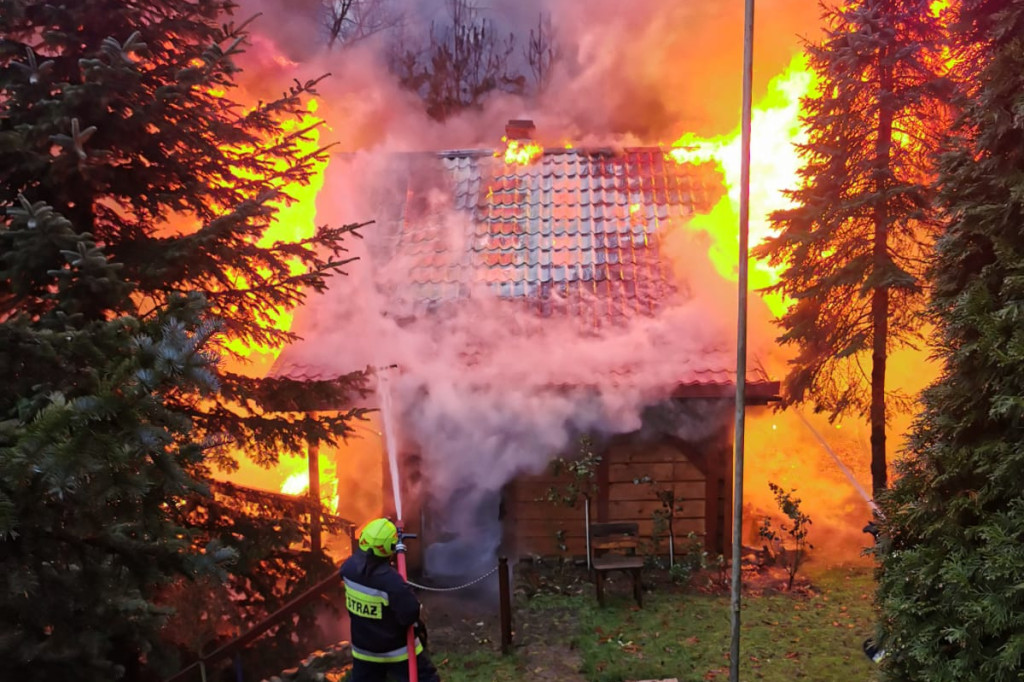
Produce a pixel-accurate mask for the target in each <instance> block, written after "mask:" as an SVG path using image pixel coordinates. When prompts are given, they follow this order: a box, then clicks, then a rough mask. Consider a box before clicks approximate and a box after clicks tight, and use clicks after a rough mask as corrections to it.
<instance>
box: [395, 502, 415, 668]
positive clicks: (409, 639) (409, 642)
mask: <svg viewBox="0 0 1024 682" xmlns="http://www.w3.org/2000/svg"><path fill="white" fill-rule="evenodd" d="M395 527H396V528H398V544H396V545H395V555H396V557H397V560H398V574H399V575H401V576H402V580H405V581H406V582H408V581H409V577H408V572H407V570H406V567H405V539H406V538H415V537H416V536H415V535H414V534H412V533H406V532H405V531H404V530H402V528H403V526H402V520H401V519H399V520H398V521H397V522H396V523H395ZM406 646H407V647H408V649H409V682H418V680H419V672H418V669H417V667H416V626H415V624H414V625H410V626H409V632H408V633H407V634H406Z"/></svg>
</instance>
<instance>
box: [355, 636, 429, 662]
mask: <svg viewBox="0 0 1024 682" xmlns="http://www.w3.org/2000/svg"><path fill="white" fill-rule="evenodd" d="M351 648H352V658H358V659H359V660H360V661H370V662H371V663H397V662H399V661H407V660H409V646H408V645H406V646H403V647H402V648H400V649H392V650H391V651H383V652H374V651H367V650H365V649H360V648H359V647H357V646H356V645H354V644H353V645H352V647H351ZM422 653H423V644H422V643H421V642H420V639H419V637H417V638H416V655H417V656H419V655H420V654H422Z"/></svg>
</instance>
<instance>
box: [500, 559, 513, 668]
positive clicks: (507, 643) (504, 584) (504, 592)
mask: <svg viewBox="0 0 1024 682" xmlns="http://www.w3.org/2000/svg"><path fill="white" fill-rule="evenodd" d="M509 582H510V580H509V572H508V557H498V606H499V610H500V611H501V653H502V655H508V654H509V653H511V651H512V594H511V593H512V588H511V585H510V584H509Z"/></svg>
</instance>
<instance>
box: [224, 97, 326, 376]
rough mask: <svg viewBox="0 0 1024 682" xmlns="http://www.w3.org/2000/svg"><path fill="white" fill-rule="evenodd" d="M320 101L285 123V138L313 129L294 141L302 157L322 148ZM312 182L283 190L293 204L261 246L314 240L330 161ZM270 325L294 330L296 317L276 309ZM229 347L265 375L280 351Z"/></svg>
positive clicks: (280, 209) (280, 210) (282, 207)
mask: <svg viewBox="0 0 1024 682" xmlns="http://www.w3.org/2000/svg"><path fill="white" fill-rule="evenodd" d="M318 108H319V102H318V101H317V100H316V99H310V100H309V102H308V104H307V105H306V113H305V114H303V115H302V116H301V117H299V118H297V119H288V120H285V121H283V122H282V135H283V136H289V135H294V134H295V133H296V132H298V131H301V130H304V129H307V128H308V129H309V130H308V131H307V132H306V133H304V134H303V135H298V136H296V137H295V138H294V142H295V145H296V147H297V148H298V153H299V156H309V155H312V154H314V153H315V152H316V151H317V150H318V149H319V148H320V132H319V129H318V128H316V127H315V126H317V125H319V124H321V123H322V120H321V119H320V118H319V117H318V116H317V115H316V112H317V110H318ZM278 163H279V165H280V166H282V167H283V166H284V165H286V164H287V161H284V160H281V161H279V162H278ZM312 170H313V172H312V174H311V176H310V181H309V183H308V184H306V185H302V184H299V183H292V184H290V185H288V186H286V187H283V188H281V189H282V190H283V191H284V193H285V194H287V195H288V196H289V197H291V198H292V199H293V201H291V202H290V203H284V202H282V203H279V204H278V205H277V215H276V217H275V219H274V222H273V223H272V224H271V225H270V227H269V228H268V229H267V230H266V232H265V233H264V235H263V237H262V238H261V239H260V241H259V245H260V246H270V245H272V244H274V243H278V242H297V241H301V240H303V239H308V238H309V237H312V236H313V234H314V233H315V231H316V197H317V194H318V193H319V192H320V189H321V188H322V187H323V184H324V175H325V172H326V170H327V160H326V159H323V160H320V161H315V162H314V164H313V169H312ZM233 171H234V172H235V173H237V174H238V175H239V176H240V177H244V176H245V171H244V170H242V169H233ZM290 271H291V274H292V275H296V274H299V273H300V272H301V271H302V265H301V263H300V262H299V261H298V260H295V261H293V262H292V263H291V267H290ZM268 317H269V321H270V324H271V325H272V326H273V327H274V328H276V329H279V330H282V331H287V330H289V329H291V325H292V322H293V315H292V313H291V311H289V310H285V309H278V310H274V311H272V312H271V313H270V314H269V316H268ZM228 348H230V350H232V351H233V352H235V353H238V354H239V355H241V356H243V357H246V358H248V359H249V360H250V361H251V364H250V366H249V369H248V372H250V373H254V374H262V373H263V371H264V370H265V369H266V368H267V367H269V366H270V364H272V363H273V361H274V360H275V359H276V357H277V354H278V352H279V351H280V349H275V348H270V347H268V346H265V345H260V346H254V345H250V344H246V343H243V342H242V341H238V340H236V341H232V342H231V343H230V344H229V345H228Z"/></svg>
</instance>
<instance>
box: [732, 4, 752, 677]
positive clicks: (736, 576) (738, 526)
mask: <svg viewBox="0 0 1024 682" xmlns="http://www.w3.org/2000/svg"><path fill="white" fill-rule="evenodd" d="M753 75H754V0H746V16H745V18H744V25H743V103H742V123H741V128H740V225H739V230H740V252H739V273H738V277H737V289H738V311H737V320H736V428H735V444H734V447H735V449H734V452H733V470H732V490H733V492H732V585H731V588H732V598H731V611H732V614H731V615H732V617H731V619H730V621H731V623H730V625H731V631H732V638H731V642H730V646H729V681H730V682H739V679H740V594H741V592H742V587H743V585H742V580H743V573H742V570H741V569H742V566H741V564H742V554H743V448H744V428H745V421H744V420H745V418H746V402H747V258H748V253H747V251H748V241H749V231H750V118H751V90H752V89H753Z"/></svg>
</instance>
